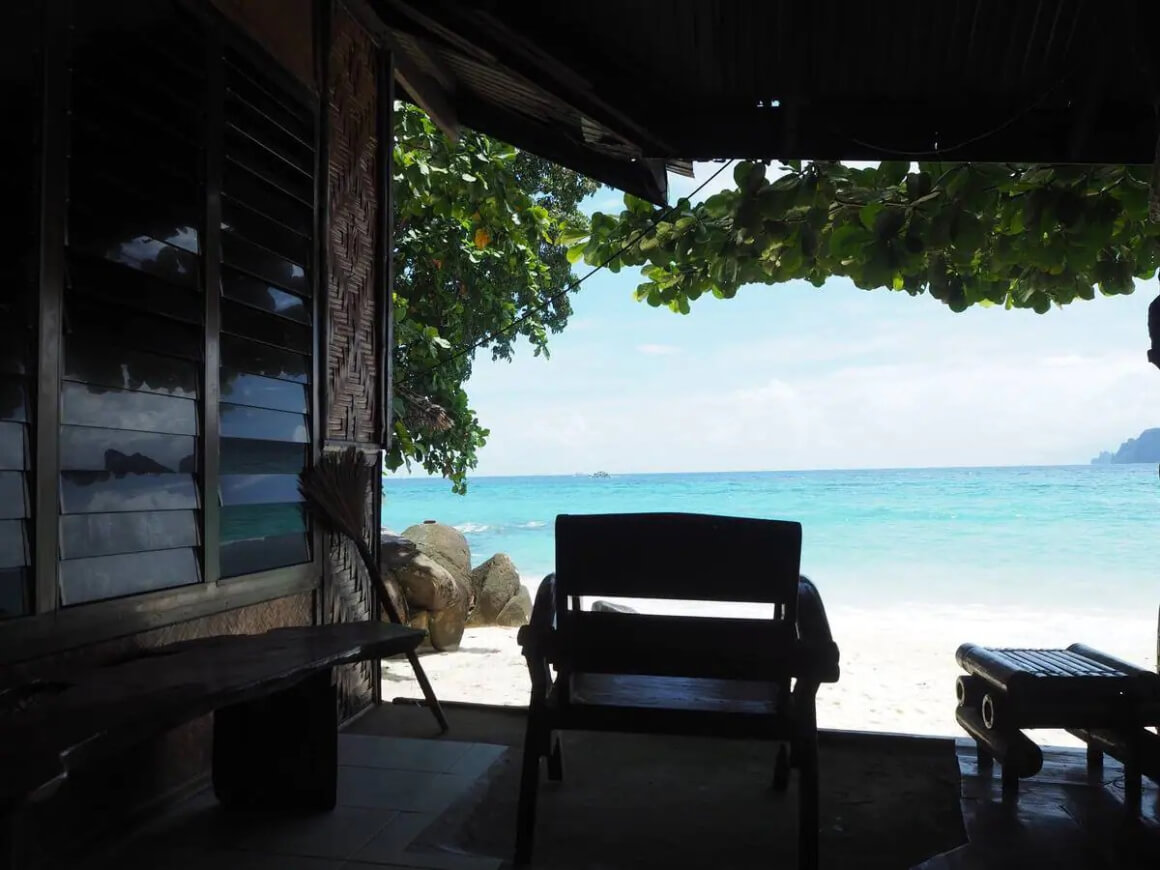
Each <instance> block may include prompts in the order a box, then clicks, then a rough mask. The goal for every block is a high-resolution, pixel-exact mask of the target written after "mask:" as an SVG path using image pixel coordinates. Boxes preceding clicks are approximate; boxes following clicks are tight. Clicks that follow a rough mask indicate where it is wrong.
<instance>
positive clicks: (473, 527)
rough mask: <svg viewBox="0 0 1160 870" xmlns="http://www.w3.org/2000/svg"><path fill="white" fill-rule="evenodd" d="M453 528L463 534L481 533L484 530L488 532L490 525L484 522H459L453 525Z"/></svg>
mask: <svg viewBox="0 0 1160 870" xmlns="http://www.w3.org/2000/svg"><path fill="white" fill-rule="evenodd" d="M455 529H456V530H457V531H460V532H463V534H465V535H481V534H483V533H484V532H490V531H491V526H489V525H487V524H486V523H460V524H459V525H457V526H455Z"/></svg>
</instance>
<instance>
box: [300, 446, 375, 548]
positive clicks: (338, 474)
mask: <svg viewBox="0 0 1160 870" xmlns="http://www.w3.org/2000/svg"><path fill="white" fill-rule="evenodd" d="M375 471H376V470H375V468H374V467H373V466H372V465H371V464H369V463H367V462H365V461H364V460H363V457H362V453H360V452H359V450H358V448H356V447H347V448H346V449H345V450H343V451H341V452H337V453H323V454H322V458H321V459H319V461H318V463H317V464H316V465H315V466H314V467H313V468H308V469H306V470H305V471H303V472H302V474H301V475H300V476H299V479H298V491H299V492H300V493H302V497H303V498H304V499H306V506H307V508H308V509H309V510H310V513H311V515H312V516H313V517H314V518H315V519H316V520H317V521H318V522H319V523H320V524H321V525H322V526H323V528H325V529H326V530H327V531H330V532H335V533H337V534H340V535H345V536H346V537H348V538H350V539H351V540H352V541H355V542H358V541H363V540H365V538H366V499H367V493H369V492H370V491H371V487H372V486H373V485H374V483H375Z"/></svg>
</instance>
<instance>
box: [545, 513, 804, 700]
mask: <svg viewBox="0 0 1160 870" xmlns="http://www.w3.org/2000/svg"><path fill="white" fill-rule="evenodd" d="M801 540H802V529H801V524H800V523H793V522H784V521H780V520H763V519H750V518H747V517H722V516H711V515H704V514H687V513H640V514H587V515H568V514H563V515H560V516H558V517H556V614H557V628H558V629H559V631H560V635H561V639H562V640H563V641H564V643H563V645H562V649H563V653H562V655H563V657H564V659H566V660H563V661H560V662H557V666H558V667H561V668H562V669H563V670H574V671H595V672H604V673H635V674H661V675H670V676H688V677H717V678H735V679H764V678H779V677H781V676H783V675H784V667H785V665H784V662H778V661H777V660H776V659H777V655H776V653H777V651H778V649H779V647H781V646H782V645H786V644H788V643H790V642H792V639H793V637H794V634H795V622H796V619H797V590H798V576H799V573H800V563H801ZM592 595H606V596H621V597H627V598H656V599H681V600H692V601H721V602H757V603H763V604H769V605H770V610H769V616H768V618H764V619H759V618H754V619H744V618H740V619H739V618H720V619H717V618H714V619H702V618H698V617H682V616H656V615H645V614H621V613H594V612H591V611H583V612H581V611H578V610H576V609H569V607H568V604H569V601H570V600H575V599H576V598H578V597H579V596H592Z"/></svg>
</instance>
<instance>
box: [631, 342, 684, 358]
mask: <svg viewBox="0 0 1160 870" xmlns="http://www.w3.org/2000/svg"><path fill="white" fill-rule="evenodd" d="M636 349H637V351H638V352H640V353H644V354H648V355H650V356H671V355H672V354H674V353H680V352H681V349H680V348H679V347H677V346H676V345H675V344H638V345H637V346H636Z"/></svg>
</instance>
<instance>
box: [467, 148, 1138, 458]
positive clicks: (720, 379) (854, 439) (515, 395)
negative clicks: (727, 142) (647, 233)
mask: <svg viewBox="0 0 1160 870" xmlns="http://www.w3.org/2000/svg"><path fill="white" fill-rule="evenodd" d="M715 168H716V166H715V165H711V164H710V165H700V164H699V165H698V166H697V179H696V180H694V181H692V182H690V181H689V180H688V179H681V178H676V177H673V178H672V179H671V183H672V190H673V194H674V195H681V194H684V193H688V192H689V191H691V190H692V188H693V187H694V186H695V185H696V184H698V183H700V181H701V180H703V179H704V178H705V177H707V176H708V175H709V174H711V173H712V171H713V170H714V169H715ZM728 183H731V173H730V171H729V170H726V171H725V172H724V173H722V175H721V176H720V178H719V180H718V182H716V183H715V184H714V185H713V186H712V187H710V188H707V189H706V190H705V192H704V193H702V196H705V195H708V194H710V193H712V191H713V189H714V187H720V186H722V185H725V184H728ZM620 202H621V200H620V196H619V194H617V193H616V192H615V191H611V190H604V191H601V192H600V193H599V194H597V195H596V196H595V197H594V199H593V205H594V207H595V208H597V209H602V210H617V211H619V209H620V207H621V205H620ZM585 271H587V269H586V268H583V269H581V270H579V273H580V274H583V272H585ZM638 282H639V277H638V274H637V272H636V271H635V270H624V271H622V272H621V273H620V274H618V275H612V274H609V273H607V272H601V273H598V274H597V275H595V276H593V277H592V278H590V279H588V280H587V281H586V282H585V283H584V284H583V286H582V287H581V288H580V289H579V290H578V291H577V292H576V293H574V294H573V306H574V309H575V313H574V315H573V317H572V320H571V322H570V323H569V325H568V327H567V328H566V329H565V331H564V332H563V333H561V334H560V335H558V336H555V337H554V338H553V340H552V344H551V349H552V354H551V359H550V360H548V361H545V360H543V359H542V358H539V359H537V358H533V357H532V355H531V354H530V353H529V352H527V351H526V348H524V349H523V350H524V352H522V353H518V354H517V356H516V359H515V360H514V361H513V362H511V363H503V362H501V363H492V362H490V361H489V360H487V359H485V358H480V359H479V360H478V361H477V363H476V368H475V373H474V374H473V376H472V379H471V382H470V384H469V386H468V393H469V395H470V396H471V399H472V403H473V406H474V407H475V409H476V411H477V413H478V414H479V417H480V419H481V421H482V422H483V424H484V425H485V426H487V427H488V428H490V429H491V438H490V440H489V443H488V445H487V446H486V447H485V448H484V449H483V450H482V451H481V453H480V462H479V468H478V470H477V474H479V475H507V474H555V473H559V474H570V473H573V472H591V471H595V470H598V469H600V470H605V471H609V472H613V473H628V472H660V471H727V470H763V469H810V468H878V467H885V468H900V467H923V466H955V465H1035V464H1074V463H1085V462H1087V461H1088V460H1089V459H1090V458H1091V457H1092V456H1093V455H1095V454H1096V453H1098V452H1099V451H1100V450H1103V449H1112V448H1114V447H1116V446H1117V445H1119V443H1120V442H1121V441H1123V440H1124V439H1126V438H1128V437H1132V436H1135V435H1137V434H1138V433H1139V432H1140V430H1142V429H1144V428H1147V427H1149V426H1154V425H1160V372H1158V371H1157V370H1156V369H1155V368H1153V367H1152V366H1150V365H1149V364H1148V363H1147V361H1146V358H1145V352H1146V350H1147V347H1148V336H1147V327H1146V312H1147V307H1148V303H1149V302H1150V301H1151V299H1152V298H1153V297H1154V296H1155V295H1156V282H1155V281H1150V282H1143V283H1142V284H1141V285H1140V286H1139V288H1138V290H1137V292H1136V293H1135V294H1134V295H1132V296H1128V297H1113V298H1103V297H1097V299H1096V300H1095V301H1093V302H1082V301H1081V302H1078V303H1076V304H1074V305H1071V306H1068V307H1067V308H1064V309H1053V310H1052V311H1051V312H1050V313H1048V314H1045V315H1037V314H1034V313H1033V312H1027V311H1004V310H1002V309H998V308H992V309H978V310H970V311H967V312H964V313H962V314H955V313H953V312H951V311H950V310H949V309H948V308H946V307H945V306H943V305H942V304H941V303H938V302H936V301H935V300H933V299H931V298H929V297H926V296H923V297H918V298H911V297H909V296H907V295H906V294H904V293H892V292H889V291H885V290H876V291H872V292H866V291H862V290H858V289H857V288H855V287H854V286H853V285H851V284H850V283H849V282H848V281H845V280H840V279H834V280H831V281H829V282H828V283H827V284H826V286H825V287H824V288H822V289H816V288H814V287H811V286H810V285H808V284H805V283H801V284H797V283H793V284H784V285H777V286H773V287H766V286H754V287H746V288H744V289H742V290H741V292H740V293H739V294H738V295H737V297H736V298H735V299H732V300H718V299H713V298H707V299H701V300H699V301H698V302H696V303H694V304H693V310H692V313H691V314H689V315H687V316H682V315H679V314H673V313H672V312H670V311H668V310H667V309H654V308H650V307H648V306H647V305H645V304H643V303H637V302H634V301H633V300H632V290H633V288H634V287H635V286H636V284H637V283H638Z"/></svg>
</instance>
